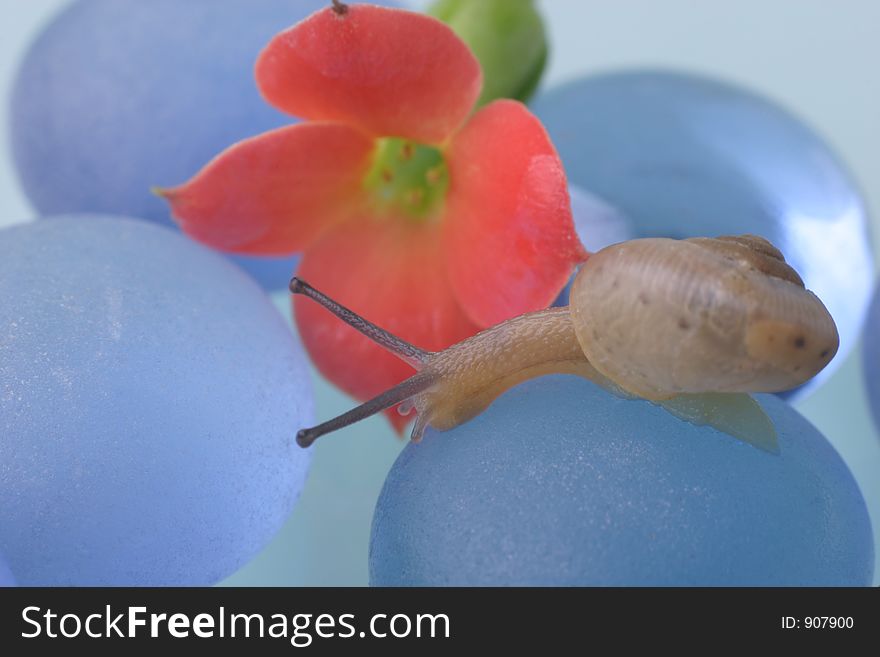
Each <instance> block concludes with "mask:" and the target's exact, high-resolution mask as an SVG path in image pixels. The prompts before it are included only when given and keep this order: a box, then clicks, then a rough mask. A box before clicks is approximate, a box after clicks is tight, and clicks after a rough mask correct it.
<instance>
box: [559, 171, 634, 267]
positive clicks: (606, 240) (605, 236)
mask: <svg viewBox="0 0 880 657" xmlns="http://www.w3.org/2000/svg"><path fill="white" fill-rule="evenodd" d="M568 196H569V198H570V199H571V214H572V219H573V220H574V229H575V231H576V232H577V235H578V237H579V238H580V240H581V242H582V243H583V245H584V246H585V247H586V249H587V251H590V252H594V251H599V250H601V249H604V248H605V247H606V246H610V245H611V244H617V243H618V242H625V241H626V240H631V239H635V238H636V237H638V233H637V232H636V229H635V226H633V222H632V221H630V220H629V219H628V218H627V217H626V216H624V215H623V213H622V212H620V210H618V209H617V208H615V207H613V206H612V205H611V204H609V203H608V202H607V201H605V200H604V199H602V198H600V197H598V196H596V194H593V193H591V192H589V191H587V190H586V189H581V188H580V187H578V186H577V185H569V186H568Z"/></svg>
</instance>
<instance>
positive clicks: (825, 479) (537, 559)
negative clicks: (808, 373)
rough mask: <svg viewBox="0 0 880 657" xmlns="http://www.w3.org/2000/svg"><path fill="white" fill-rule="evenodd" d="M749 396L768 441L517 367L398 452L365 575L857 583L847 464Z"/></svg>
mask: <svg viewBox="0 0 880 657" xmlns="http://www.w3.org/2000/svg"><path fill="white" fill-rule="evenodd" d="M758 399H759V401H760V403H761V405H762V406H763V407H764V409H765V410H766V411H767V413H768V414H769V415H770V417H771V418H772V419H773V421H774V423H775V425H776V429H777V431H778V435H779V444H780V449H781V452H780V454H779V455H775V454H771V453H768V452H764V451H761V450H759V449H757V448H755V447H752V446H751V445H749V444H746V443H743V442H740V441H737V440H735V439H733V438H731V437H729V436H727V435H726V434H722V433H720V432H718V431H716V430H714V429H710V428H707V427H697V426H694V425H691V424H687V423H685V422H682V421H681V420H678V419H676V418H674V417H673V416H671V415H669V414H668V413H666V412H665V411H663V410H662V409H660V408H659V407H657V406H654V405H652V404H651V403H649V402H646V401H627V400H624V399H620V398H617V397H614V396H612V395H610V394H608V393H606V392H605V391H603V390H601V389H599V388H598V387H596V386H595V385H593V384H592V383H590V382H588V381H585V380H583V379H580V378H576V377H573V376H563V375H556V376H551V377H544V378H541V379H535V380H532V381H528V382H526V383H524V384H522V385H520V386H518V387H516V388H514V389H512V390H511V391H509V392H507V393H506V394H505V395H503V396H502V397H500V398H499V399H498V400H496V401H495V402H494V404H493V405H492V406H491V407H490V408H489V409H488V410H487V411H486V412H485V413H483V414H482V415H480V416H478V417H477V418H475V419H474V420H472V421H471V422H469V423H467V424H464V425H462V426H460V427H458V428H457V429H455V430H452V431H449V432H446V433H438V432H435V431H429V432H428V433H427V435H426V437H425V438H424V440H423V442H422V443H421V444H413V445H409V446H407V447H406V448H405V449H404V450H403V452H402V453H401V455H400V457H399V458H398V460H397V461H396V462H395V464H394V467H393V468H392V469H391V473H390V474H389V476H388V479H387V480H386V482H385V486H384V488H383V490H382V493H381V495H380V498H379V502H378V504H377V507H376V513H375V516H374V519H373V530H372V540H371V548H370V581H371V584H373V585H380V586H394V585H406V586H412V585H414V586H419V585H431V586H433V585H447V584H450V585H451V584H457V585H659V586H665V585H695V586H697V585H700V586H701V585H721V586H726V585H731V586H739V585H814V586H821V585H853V586H865V585H869V584H870V583H871V576H872V571H873V566H874V555H873V552H874V550H873V539H872V534H871V526H870V521H869V518H868V513H867V510H866V507H865V502H864V500H863V498H862V495H861V493H860V492H859V489H858V488H857V486H856V483H855V481H854V479H853V477H852V475H851V474H850V472H849V470H848V469H847V467H846V465H844V463H843V461H842V460H841V458H840V456H838V454H837V452H835V451H834V448H833V447H832V446H831V445H830V444H829V443H828V441H827V440H826V439H825V438H824V437H823V436H822V435H821V434H820V433H819V432H818V431H817V430H816V429H815V428H814V427H813V426H812V425H810V424H809V423H808V422H807V421H806V420H805V419H804V418H803V417H801V416H800V415H799V414H798V413H797V412H796V411H794V410H793V409H792V408H791V407H790V406H788V405H787V404H786V403H785V402H784V401H782V400H780V399H778V398H777V397H775V396H772V395H760V396H758Z"/></svg>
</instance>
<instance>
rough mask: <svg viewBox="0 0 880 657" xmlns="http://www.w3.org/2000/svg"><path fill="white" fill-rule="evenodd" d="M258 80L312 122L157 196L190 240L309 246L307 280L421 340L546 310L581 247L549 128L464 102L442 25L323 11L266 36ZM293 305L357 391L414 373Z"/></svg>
mask: <svg viewBox="0 0 880 657" xmlns="http://www.w3.org/2000/svg"><path fill="white" fill-rule="evenodd" d="M256 77H257V82H258V84H259V87H260V90H261V91H262V93H263V95H264V97H265V98H266V100H267V101H268V102H269V103H271V104H272V105H274V106H275V107H277V108H279V109H281V110H283V111H285V112H288V113H290V114H293V115H296V116H299V117H303V118H305V119H308V121H306V122H304V123H300V124H297V125H292V126H289V127H285V128H281V129H278V130H274V131H272V132H268V133H265V134H263V135H260V136H258V137H254V138H252V139H248V140H245V141H242V142H240V143H238V144H235V145H234V146H232V147H231V148H229V149H228V150H226V151H225V152H223V153H222V154H221V155H219V156H218V157H217V158H215V159H214V160H213V161H212V162H210V163H209V164H208V165H207V166H205V168H204V169H202V171H200V172H199V173H198V174H197V175H196V176H195V177H194V178H193V179H192V180H190V181H189V182H188V183H186V184H185V185H183V186H181V187H178V188H175V189H170V190H165V191H164V192H163V194H164V195H165V196H166V197H167V198H168V200H169V201H170V202H171V205H172V210H173V213H174V215H175V217H176V218H177V219H178V220H179V221H180V223H181V226H182V228H183V230H184V231H185V232H186V233H188V234H189V235H191V236H192V237H194V238H195V239H198V240H200V241H202V242H205V243H207V244H209V245H211V246H213V247H215V248H220V249H224V250H228V251H234V252H237V253H250V254H261V255H280V254H290V253H293V252H296V251H303V253H304V255H303V258H302V261H301V264H300V269H299V272H298V273H299V276H301V277H302V278H303V279H304V280H307V281H309V282H310V283H312V284H313V285H315V286H317V287H318V288H320V289H321V290H322V291H324V292H325V293H326V294H328V295H330V296H332V297H333V298H335V299H337V300H338V301H340V302H341V303H343V304H344V305H346V306H348V307H349V308H351V309H352V310H354V311H355V312H357V313H359V314H361V315H363V316H365V317H367V318H368V319H370V320H371V321H373V322H375V323H376V324H378V325H380V326H382V327H383V328H386V329H388V330H389V331H391V332H393V333H395V334H396V335H399V336H400V337H402V338H404V339H405V340H408V341H410V342H412V343H413V344H416V345H418V346H419V347H422V348H425V349H429V350H439V349H442V348H444V347H446V346H448V345H450V344H452V343H454V342H457V341H459V340H462V339H464V338H466V337H468V336H470V335H472V334H473V333H475V332H476V331H478V330H479V329H481V328H484V327H486V326H489V325H491V324H494V323H496V322H499V321H501V320H503V319H507V318H509V317H512V316H514V315H517V314H520V313H523V312H527V311H531V310H536V309H539V308H544V307H546V306H547V305H549V303H550V302H552V300H553V299H554V297H555V295H556V294H557V293H558V292H559V290H560V289H561V288H562V287H563V285H564V284H565V282H566V281H567V280H568V278H569V276H570V275H571V272H572V269H573V267H574V265H575V264H576V263H577V262H579V261H580V260H582V259H583V258H584V257H585V252H584V250H583V247H582V246H581V244H580V242H579V241H578V239H577V236H576V234H575V232H574V226H573V224H572V219H571V210H570V206H569V200H568V192H567V187H566V180H565V174H564V172H563V169H562V164H561V162H560V160H559V157H558V156H557V154H556V151H555V149H554V148H553V145H552V144H551V143H550V140H549V138H548V137H547V134H546V132H545V131H544V129H543V127H542V126H541V124H540V123H539V122H538V120H537V119H536V118H535V117H534V116H533V115H532V114H531V113H530V112H529V111H528V110H527V109H526V108H525V106H523V105H522V104H520V103H518V102H514V101H508V100H500V101H496V102H494V103H491V104H489V105H487V106H486V107H484V108H482V109H481V110H479V111H478V112H476V113H475V114H473V115H470V114H471V111H472V110H473V106H474V103H475V101H476V100H477V97H478V96H479V93H480V87H481V83H482V74H481V72H480V67H479V64H478V63H477V61H476V59H475V58H474V56H473V55H472V54H471V52H470V51H469V49H468V48H467V46H466V45H465V44H464V43H463V42H462V41H461V40H460V39H458V37H456V36H455V35H454V33H453V32H452V31H451V30H450V29H449V28H448V27H446V26H445V25H444V24H443V23H440V22H439V21H437V20H434V19H433V18H429V17H427V16H423V15H420V14H416V13H412V12H407V11H403V10H395V9H385V8H380V7H374V6H369V5H361V6H353V7H350V8H349V9H348V11H346V12H344V13H337V11H334V10H333V9H331V8H327V9H325V10H322V11H319V12H317V13H315V14H313V15H312V16H310V17H309V18H307V19H306V20H304V21H303V22H301V23H299V24H297V25H295V26H294V27H292V28H291V29H289V30H287V31H285V32H282V33H281V34H279V35H278V36H276V37H275V38H274V39H273V40H272V41H271V43H270V44H269V45H268V47H267V48H266V49H265V50H264V51H263V53H262V54H261V56H260V58H259V60H258V62H257V66H256ZM469 115H470V116H469ZM294 311H295V316H296V322H297V326H298V327H299V331H300V334H301V335H302V338H303V342H304V343H305V346H306V348H307V349H308V351H309V354H310V355H311V357H312V360H313V361H314V362H315V364H316V365H317V367H318V369H319V370H320V371H321V372H322V373H323V374H324V375H325V376H326V377H327V378H328V379H330V380H331V381H333V382H334V383H335V384H337V385H338V386H340V387H341V388H343V389H344V390H346V391H348V392H349V393H351V394H353V395H354V396H355V397H357V398H358V399H361V400H363V399H367V398H369V397H372V396H374V395H375V394H377V393H379V392H381V391H383V390H385V389H387V388H389V387H391V386H392V385H394V384H396V383H398V382H399V381H401V380H403V379H404V378H405V377H407V376H408V375H410V374H411V373H412V372H411V370H410V369H409V368H408V366H407V365H405V364H403V363H401V362H400V361H399V360H398V359H397V358H395V357H393V356H391V355H390V354H387V353H385V352H384V351H383V350H382V349H381V348H380V347H377V346H376V345H374V344H373V343H372V342H370V341H369V340H368V339H367V338H364V337H363V336H361V335H360V334H358V333H357V332H355V331H354V330H353V329H351V328H350V327H348V326H346V325H345V324H343V323H342V322H340V321H338V320H337V319H336V318H334V317H333V316H332V315H330V314H329V313H327V312H326V311H324V310H323V309H322V308H321V307H320V306H318V305H317V304H314V303H308V302H307V301H306V302H302V300H301V298H300V297H297V298H295V299H294ZM391 418H392V420H393V421H395V424H396V426H397V428H398V429H400V428H402V426H403V425H404V424H405V423H406V420H405V419H404V418H401V417H399V416H398V415H397V414H392V415H391Z"/></svg>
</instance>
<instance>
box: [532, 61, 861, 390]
mask: <svg viewBox="0 0 880 657" xmlns="http://www.w3.org/2000/svg"><path fill="white" fill-rule="evenodd" d="M533 109H534V111H535V112H536V114H537V115H538V116H539V117H540V118H541V120H542V121H543V122H544V125H545V126H546V127H547V130H548V131H549V133H550V135H551V137H552V138H553V141H554V143H555V145H556V147H557V149H558V150H559V153H560V155H561V157H562V160H563V163H564V164H565V168H566V172H567V174H568V177H569V180H570V181H571V182H572V183H574V184H576V185H579V186H581V187H583V188H584V189H587V190H589V191H590V192H592V193H594V194H596V195H598V196H599V197H601V198H602V199H604V200H605V201H606V202H608V203H610V204H611V205H612V206H613V207H615V208H617V210H618V211H620V212H621V213H623V215H624V216H626V217H627V218H628V219H629V220H630V221H631V222H632V223H633V224H634V226H635V230H636V232H637V236H639V237H648V236H667V237H676V238H682V237H694V236H700V235H705V236H709V237H714V236H717V235H725V234H736V233H755V234H758V235H762V236H764V237H766V238H767V239H769V240H770V241H771V242H773V243H774V244H775V245H776V246H777V247H779V248H780V249H781V250H782V252H783V253H784V254H785V257H786V259H787V260H788V261H789V262H790V263H791V264H792V265H793V266H794V267H795V269H797V271H798V272H799V273H800V274H801V276H802V277H803V279H804V281H805V282H806V285H807V287H808V288H810V289H811V290H813V291H814V292H815V293H816V294H817V295H818V296H819V298H820V299H822V301H823V302H824V303H825V305H826V306H827V307H828V310H829V311H830V312H831V315H832V316H833V317H834V319H835V321H836V322H837V327H838V330H839V332H840V352H839V353H838V355H837V357H836V358H835V359H834V361H833V362H832V364H831V365H830V366H829V367H827V368H826V369H825V371H824V372H822V373H821V374H820V375H819V376H818V377H817V378H816V379H814V380H813V381H812V382H810V383H809V384H807V386H805V387H804V388H803V389H802V390H801V391H802V392H803V391H804V390H807V389H810V388H812V387H814V386H815V385H816V384H817V383H818V382H820V381H821V380H823V379H824V378H826V377H827V376H828V375H829V374H830V373H831V372H832V371H833V370H834V369H835V367H836V366H837V365H838V364H839V363H841V362H842V361H843V360H844V359H845V357H846V355H847V353H848V352H849V351H850V349H852V347H853V346H854V345H855V343H856V342H857V340H858V337H859V333H860V330H861V326H862V321H863V319H864V315H865V312H866V309H867V305H868V301H869V297H870V293H871V285H872V279H873V264H872V258H871V252H870V243H869V240H868V234H867V218H866V212H865V207H864V204H863V202H862V199H861V196H860V194H859V192H858V190H857V188H856V185H855V183H854V182H853V180H852V178H851V177H850V175H849V174H848V172H847V171H846V170H845V169H844V168H843V167H842V166H841V164H840V162H839V161H838V160H837V158H836V157H835V155H834V154H833V153H832V152H831V151H830V150H829V148H828V146H826V145H825V143H824V142H823V141H822V140H821V139H820V138H819V137H818V136H817V135H816V134H815V133H814V132H813V131H812V130H810V128H809V127H807V126H806V125H804V124H803V123H801V122H800V121H799V120H798V119H797V118H796V117H794V116H792V115H791V114H789V113H788V112H787V111H785V110H784V109H782V108H780V107H779V106H777V105H775V104H773V103H772V102H770V101H769V100H766V99H764V98H761V97H759V96H757V95H754V94H752V93H750V92H748V91H746V90H743V89H740V88H737V87H734V86H731V85H728V84H725V83H722V82H717V81H713V80H709V79H704V78H700V77H695V76H691V75H684V74H676V73H664V72H650V71H647V72H628V73H616V74H608V75H601V76H596V77H588V78H581V79H578V80H575V81H573V82H570V83H568V84H565V85H562V86H560V87H558V88H556V89H553V90H550V91H549V92H548V93H545V94H543V95H540V96H539V97H538V98H537V99H536V100H535V102H534V107H533Z"/></svg>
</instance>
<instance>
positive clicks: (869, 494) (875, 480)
mask: <svg viewBox="0 0 880 657" xmlns="http://www.w3.org/2000/svg"><path fill="white" fill-rule="evenodd" d="M181 1H182V2H185V1H186V0H181ZM254 1H255V2H258V1H259V0H254ZM65 3H66V0H0V98H3V99H4V101H3V103H2V104H0V120H2V123H3V126H4V130H3V131H2V132H0V227H2V226H4V225H8V224H11V223H14V222H19V221H26V220H28V219H29V218H30V217H31V216H32V215H33V209H32V208H31V207H30V205H29V204H28V202H27V200H26V199H25V198H24V196H23V194H22V192H21V190H20V189H19V186H18V182H17V180H16V177H15V172H14V170H13V169H12V166H11V162H10V156H9V139H8V135H7V126H8V107H7V99H8V97H9V90H10V86H11V82H12V76H13V74H14V71H15V68H16V66H17V63H18V61H19V58H20V57H21V56H22V54H23V52H24V50H25V48H26V47H27V44H28V42H29V41H30V39H31V38H32V37H33V36H34V34H35V32H36V31H37V30H39V28H40V26H41V25H42V24H44V23H45V21H47V20H48V19H49V18H50V17H51V16H52V15H53V14H54V13H55V12H57V11H58V9H59V8H60V7H61V6H63V5H64V4H65ZM411 4H413V5H415V6H418V7H423V6H424V5H425V4H427V3H426V2H423V1H418V2H413V3H411ZM541 6H542V9H543V12H544V15H545V17H546V19H547V23H548V28H549V32H550V35H551V40H552V54H551V60H550V64H549V69H548V71H547V74H546V76H545V79H544V86H545V87H547V86H552V85H554V84H556V83H558V82H562V81H566V80H569V79H572V78H574V77H577V76H579V75H583V74H589V73H593V72H605V71H609V70H615V69H621V68H630V67H640V66H650V67H652V68H659V67H669V68H673V69H678V70H684V71H692V72H696V73H702V74H705V75H710V76H715V77H718V78H721V79H724V80H727V81H730V82H734V83H739V84H742V85H745V86H747V87H749V88H751V89H753V90H754V91H757V92H759V93H762V94H764V95H765V96H767V97H769V98H770V99H773V100H776V101H778V102H780V103H781V104H783V105H784V106H786V107H788V108H789V109H791V110H793V111H794V112H795V113H797V114H798V115H799V116H800V117H801V118H802V119H803V120H805V121H806V122H807V123H808V124H810V125H811V126H813V128H815V129H816V130H817V131H818V132H819V133H820V134H821V135H823V136H824V137H825V138H826V139H827V140H828V142H829V143H830V145H831V146H832V147H833V148H834V149H835V150H836V151H837V152H838V153H839V154H840V155H841V157H842V159H843V160H844V162H845V163H846V164H847V165H848V166H849V167H850V169H851V170H852V172H853V174H854V176H855V178H856V180H857V181H858V183H859V184H860V185H861V186H862V188H863V189H864V191H865V195H866V198H867V204H868V207H869V209H870V210H872V211H873V212H874V216H873V220H872V222H873V231H874V252H875V254H876V256H877V259H878V261H880V242H878V238H877V236H878V234H880V218H878V215H877V213H880V148H878V144H880V121H878V118H877V117H880V78H878V77H877V76H876V75H875V71H874V68H875V66H876V62H877V61H880V42H878V41H877V39H876V29H877V26H878V25H880V3H878V2H875V1H874V0H841V1H839V2H828V1H827V0H774V1H773V2H772V3H768V2H765V1H762V0H740V2H736V3H732V2H724V3H723V2H717V1H716V2H706V1H705V0H664V2H654V1H652V0H640V1H636V0H631V1H627V2H618V1H613V0H605V1H602V2H597V1H586V0H544V2H542V3H541ZM145 111H146V109H145ZM277 301H278V305H279V308H281V309H282V310H283V311H284V312H285V313H286V312H287V300H286V298H284V296H283V295H282V296H280V297H279V298H278V299H277ZM875 366H876V367H880V363H876V364H875ZM315 381H316V386H317V407H316V413H317V417H318V418H329V417H331V416H333V415H336V414H337V413H338V412H340V411H342V410H345V409H346V408H348V407H349V405H350V404H351V400H349V399H347V398H346V397H345V396H344V395H341V394H339V393H337V392H335V391H333V390H332V389H331V388H330V386H329V385H328V384H326V383H324V382H322V381H320V380H319V379H318V377H317V376H315ZM796 406H797V408H798V409H799V410H800V411H801V412H802V413H803V414H804V415H805V416H806V417H807V418H808V419H809V420H811V421H812V422H813V423H814V424H815V425H816V426H817V427H818V428H819V429H820V430H821V431H823V432H824V433H825V435H826V436H827V437H828V438H829V439H830V440H831V442H832V443H833V444H834V446H835V447H836V448H837V449H838V451H839V452H840V453H841V455H842V456H843V458H844V459H845V460H846V462H847V463H848V464H849V466H850V468H851V469H852V470H853V473H854V474H855V476H856V479H857V480H858V482H859V484H860V485H861V487H862V491H863V493H864V495H865V497H866V499H867V501H868V506H869V509H870V510H871V514H872V519H873V523H874V536H875V539H874V542H875V545H880V435H878V431H877V429H876V428H875V427H874V425H873V423H872V420H871V417H870V414H869V410H868V407H867V398H866V395H865V391H864V385H863V382H862V368H861V353H860V350H858V351H857V352H855V353H852V354H850V355H849V357H848V358H847V360H846V362H845V363H843V365H842V367H841V368H840V369H839V370H838V371H837V372H836V373H835V375H834V376H833V377H832V378H831V379H830V381H829V382H828V383H827V384H826V385H825V386H824V387H822V388H821V389H820V390H819V391H817V392H816V393H814V394H813V395H812V396H811V397H809V398H808V399H806V400H803V401H801V402H799V403H797V404H796ZM401 447H402V443H401V442H398V441H396V439H395V438H394V437H393V434H392V432H391V431H390V429H389V428H388V426H387V424H386V423H385V421H384V420H382V419H379V418H373V419H371V420H369V421H367V422H365V423H363V424H361V425H359V426H357V427H355V428H351V429H348V430H346V431H345V432H342V433H340V434H338V435H337V436H334V437H333V439H332V440H327V441H326V443H324V444H323V445H319V446H318V447H317V448H316V454H315V461H314V470H313V472H316V473H320V476H315V477H312V478H311V479H310V481H309V483H308V484H307V486H306V490H305V492H304V493H303V497H302V498H301V500H300V504H299V505H298V507H297V509H296V511H295V512H294V514H293V516H292V517H291V519H290V521H289V522H288V523H287V525H286V526H285V528H284V529H283V530H282V531H281V533H280V534H279V536H278V537H277V538H276V540H275V541H274V542H273V543H272V544H271V545H270V546H269V547H267V549H266V550H265V551H264V553H263V554H262V555H261V556H260V557H259V558H258V559H257V560H255V561H254V562H253V563H252V564H250V565H249V566H247V567H246V568H245V569H243V570H242V571H241V572H240V573H239V574H238V575H236V576H235V577H233V578H232V579H231V580H230V583H235V584H257V585H269V584H277V585H295V584H329V585H335V584H353V585H358V584H366V582H367V545H368V538H369V526H370V520H371V515H372V508H373V505H374V502H375V499H376V497H377V496H378V493H379V489H380V488H381V485H382V480H383V477H384V473H385V472H386V471H387V469H388V467H390V465H391V463H392V462H393V460H394V458H395V456H396V454H397V452H398V451H399V450H400V448H401ZM875 572H876V573H878V575H877V576H876V577H877V581H880V551H878V567H877V568H875Z"/></svg>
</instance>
